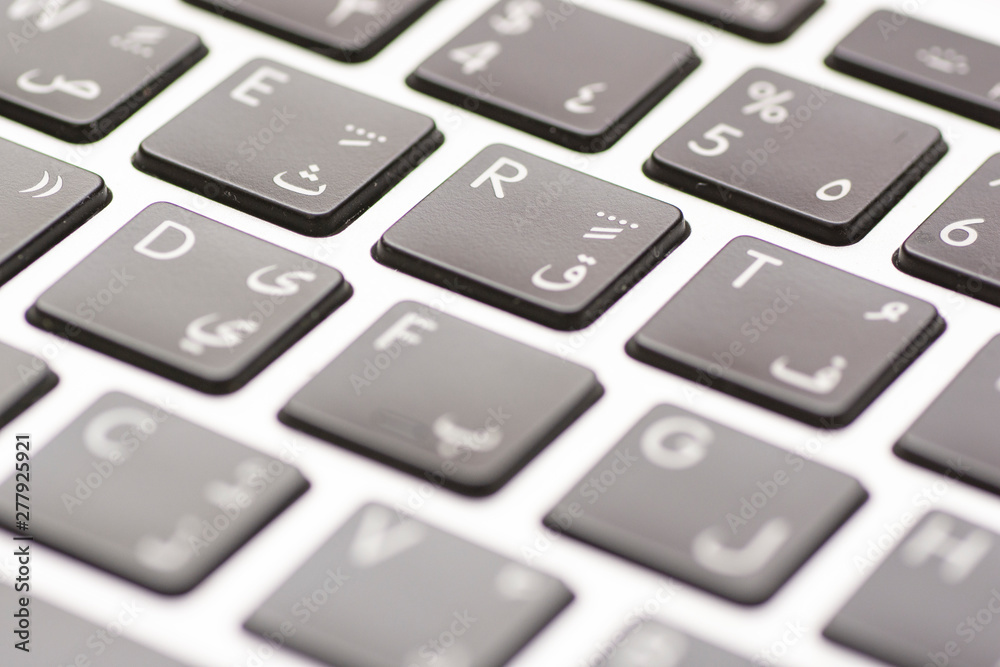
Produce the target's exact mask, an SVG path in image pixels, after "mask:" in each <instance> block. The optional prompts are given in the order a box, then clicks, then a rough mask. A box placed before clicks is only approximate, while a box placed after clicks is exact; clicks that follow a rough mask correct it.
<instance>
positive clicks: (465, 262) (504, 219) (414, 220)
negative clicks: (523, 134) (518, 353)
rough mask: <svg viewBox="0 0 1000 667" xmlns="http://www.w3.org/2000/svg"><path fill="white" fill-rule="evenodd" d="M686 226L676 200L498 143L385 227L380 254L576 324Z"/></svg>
mask: <svg viewBox="0 0 1000 667" xmlns="http://www.w3.org/2000/svg"><path fill="white" fill-rule="evenodd" d="M688 234H689V228H688V224H687V222H686V221H685V220H684V217H683V214H682V213H681V212H680V211H679V210H678V209H677V208H675V207H673V206H671V205H670V204H665V203H663V202H659V201H656V200H655V199H652V198H650V197H646V196H643V195H640V194H638V193H636V192H633V191H631V190H626V189H625V188H622V187H618V186H616V185H612V184H611V183H608V182H606V181H602V180H599V179H596V178H593V177H591V176H587V175H585V174H582V173H580V172H578V171H575V170H573V169H569V168H567V167H563V166H562V165H558V164H555V163H553V162H549V161H548V160H543V159H541V158H538V157H535V156H534V155H531V154H529V153H525V152H524V151H521V150H518V149H516V148H512V147H510V146H490V147H489V148H487V149H485V150H484V151H483V152H481V153H480V154H479V155H477V156H476V157H475V158H473V159H472V160H471V161H470V162H469V163H468V164H467V165H465V166H464V167H462V168H461V169H460V170H459V171H458V172H457V173H455V174H454V175H453V176H452V177H451V178H449V179H448V180H447V181H445V183H444V184H443V185H441V186H440V187H438V189H437V190H435V191H434V192H432V193H431V194H430V195H428V196H427V198H425V199H424V200H423V201H422V202H420V204H418V205H417V206H416V208H414V209H413V210H411V211H410V212H409V213H407V214H406V215H405V216H403V219H402V220H400V221H399V222H397V223H396V224H395V225H393V226H392V227H391V228H389V231H387V232H386V233H385V234H384V235H383V236H382V239H381V240H380V241H379V243H378V245H376V246H375V249H374V254H375V256H376V258H378V259H379V261H382V262H384V263H385V264H388V265H389V266H393V267H398V268H401V269H403V270H404V271H407V272H409V273H412V274H414V275H416V276H418V277H420V278H423V279H425V280H429V281H430V282H433V283H436V284H438V285H443V286H445V287H448V288H450V289H453V290H455V291H458V292H460V293H463V294H468V295H469V296H473V297H475V298H478V299H481V300H483V301H485V302H487V303H490V304H493V305H496V306H499V307H500V308H503V309H504V310H509V311H511V312H513V313H517V314H518V315H522V316H524V317H527V318H530V319H533V320H536V321H538V322H541V323H543V324H546V325H548V326H551V327H554V328H557V329H574V328H580V327H583V326H586V325H587V324H589V323H590V322H592V321H593V320H594V319H595V318H596V317H597V316H598V315H600V314H601V313H602V312H603V311H604V310H605V309H606V308H607V307H608V306H609V305H610V304H611V303H612V302H613V301H614V300H616V299H618V298H619V297H621V295H622V294H623V293H624V292H625V291H626V290H627V289H628V288H629V287H631V286H632V284H634V283H635V282H636V281H638V280H639V279H640V278H642V276H644V275H645V274H646V273H647V272H648V271H650V270H651V269H652V268H653V267H654V266H655V265H656V264H657V263H658V262H660V261H661V260H662V259H663V258H664V256H666V254H667V253H669V252H670V251H671V250H673V249H674V248H675V247H676V246H677V244H678V243H680V242H681V241H682V240H683V239H685V238H687V236H688Z"/></svg>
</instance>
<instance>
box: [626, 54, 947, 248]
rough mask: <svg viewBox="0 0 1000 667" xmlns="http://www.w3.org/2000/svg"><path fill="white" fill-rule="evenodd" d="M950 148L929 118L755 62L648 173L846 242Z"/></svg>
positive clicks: (657, 155)
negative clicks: (844, 93)
mask: <svg viewBox="0 0 1000 667" xmlns="http://www.w3.org/2000/svg"><path fill="white" fill-rule="evenodd" d="M947 148H948V147H947V145H945V143H944V141H943V140H942V138H941V133H940V132H938V130H937V129H935V128H933V127H931V126H930V125H925V124H924V123H920V122H917V121H915V120H911V119H909V118H904V117H903V116H899V115H897V114H894V113H891V112H889V111H885V110H883V109H879V108H876V107H873V106H869V105H867V104H864V103H863V102H858V101H857V100H854V99H851V98H849V97H844V96H842V95H837V94H836V93H832V92H830V91H828V90H824V89H822V88H819V87H817V86H811V85H809V84H807V83H805V82H802V81H798V80H796V79H792V78H790V77H787V76H784V75H783V74H778V73H777V72H772V71H770V70H765V69H752V70H750V71H749V72H747V73H746V74H744V75H743V76H742V77H740V79H739V80H738V81H736V83H734V84H733V85H732V86H730V87H729V88H728V89H727V90H726V91H725V92H724V93H722V95H720V96H719V97H718V98H716V99H715V101H713V102H711V103H710V104H709V105H708V106H707V107H705V108H704V109H702V110H701V112H699V113H698V115H696V116H695V117H694V118H693V119H692V120H690V121H689V122H688V123H687V124H686V125H685V126H684V127H682V128H681V129H680V130H678V131H677V132H676V133H674V134H673V135H672V136H671V137H670V138H668V139H667V140H666V141H665V142H663V144H661V145H660V147H659V148H657V149H656V151H655V152H654V153H653V156H652V157H651V158H650V159H649V160H648V161H647V162H646V165H645V172H646V174H647V175H648V176H649V177H650V178H654V179H656V180H658V181H662V182H664V183H666V184H668V185H671V186H673V187H675V188H678V189H680V190H684V191H685V192H689V193H691V194H694V195H697V196H699V197H701V198H703V199H707V200H708V201H711V202H714V203H716V204H721V205H722V206H726V207H727V208H730V209H732V210H734V211H737V212H739V213H743V214H745V215H749V216H751V217H755V218H758V219H759V220H762V221H764V222H767V223H769V224H772V225H776V226H778V227H781V228H783V229H787V230H789V231H792V232H795V233H797V234H801V235H802V236H805V237H807V238H810V239H813V240H814V241H819V242H821V243H828V244H831V245H848V244H851V243H856V242H858V241H859V240H861V238H862V237H864V235H865V234H867V233H868V232H869V231H870V230H871V228H872V227H873V226H874V225H875V223H877V222H878V221H879V220H880V219H881V218H882V217H883V216H884V215H885V214H886V213H887V212H888V211H889V210H890V209H891V208H892V207H893V206H895V204H896V202H898V201H899V200H900V199H901V198H902V197H903V195H904V194H906V192H907V191H909V189H910V188H911V187H913V185H914V184H916V183H917V181H919V180H920V179H921V178H922V177H923V176H924V174H926V173H927V172H928V171H929V170H930V168H931V167H933V166H934V164H935V163H936V162H937V161H938V160H939V159H940V158H941V156H942V155H944V153H945V152H946V151H947Z"/></svg>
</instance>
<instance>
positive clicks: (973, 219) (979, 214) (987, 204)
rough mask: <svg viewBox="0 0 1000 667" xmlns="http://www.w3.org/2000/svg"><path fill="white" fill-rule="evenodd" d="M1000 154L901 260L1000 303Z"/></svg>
mask: <svg viewBox="0 0 1000 667" xmlns="http://www.w3.org/2000/svg"><path fill="white" fill-rule="evenodd" d="M998 204H1000V155H994V156H993V157H991V158H990V159H989V160H987V161H986V164H984V165H983V166H982V167H980V168H979V170H978V171H977V172H976V173H975V174H973V175H972V176H971V177H970V178H969V180H967V181H966V182H965V183H963V184H962V186H961V187H959V188H958V190H956V191H955V192H954V193H952V195H951V196H950V197H949V198H948V200H947V201H945V202H944V203H943V204H942V205H941V206H940V208H938V210H936V211H934V213H932V214H931V216H930V217H929V218H927V220H925V221H924V223H923V224H922V225H920V226H919V227H917V229H916V231H915V232H913V234H911V235H910V238H908V239H906V242H905V243H903V247H902V248H900V249H899V252H898V253H897V255H896V257H895V260H896V265H897V266H898V267H899V268H900V269H902V270H903V271H905V272H906V273H909V274H912V275H914V276H917V277H918V278H923V279H924V280H927V281H930V282H932V283H936V284H938V285H941V286H942V287H947V288H948V289H953V290H955V291H957V292H962V293H964V294H968V295H969V296H973V297H975V298H977V299H981V300H983V301H986V302H987V303H992V304H993V305H996V306H1000V234H998V233H997V223H998V222H1000V220H998V219H997V218H996V217H995V216H994V215H993V212H994V211H996V209H997V205H998Z"/></svg>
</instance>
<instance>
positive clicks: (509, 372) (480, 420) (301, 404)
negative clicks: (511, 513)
mask: <svg viewBox="0 0 1000 667" xmlns="http://www.w3.org/2000/svg"><path fill="white" fill-rule="evenodd" d="M602 393H603V388H602V387H601V385H600V383H599V382H598V381H597V378H596V377H595V375H594V373H593V372H592V371H590V370H587V369H586V368H583V367H582V366H578V365H576V364H572V363H568V362H566V361H564V360H562V359H560V358H558V357H556V356H553V355H551V354H548V353H546V352H542V351H540V350H536V349H535V348H532V347H529V346H527V345H524V344H523V343H518V342H516V341H513V340H511V339H509V338H506V337H504V336H501V335H500V334H497V333H494V332H492V331H488V330H486V329H482V328H480V327H478V326H475V325H473V324H469V323H468V322H465V321H463V320H459V319H457V318H455V317H452V316H450V315H445V314H444V313H440V312H438V311H435V310H433V309H431V308H429V307H427V306H423V305H421V304H419V303H415V302H404V303H400V304H398V305H396V306H394V307H393V308H391V309H390V310H389V312H387V313H386V314H385V315H383V316H382V317H381V318H379V320H378V321H377V322H375V324H373V325H372V326H371V328H369V329H368V330H367V331H366V332H365V333H363V334H362V335H361V336H360V337H359V338H358V339H357V340H356V341H354V342H353V343H352V344H351V345H350V346H349V347H348V348H347V349H346V350H345V351H344V352H342V353H341V354H340V355H339V356H338V357H337V358H336V359H334V360H333V361H332V362H330V364H329V365H328V366H327V367H326V368H324V369H323V370H322V371H320V373H319V374H318V375H317V376H316V377H315V378H313V379H312V380H311V381H310V382H309V384H307V385H306V386H305V387H303V388H302V389H301V390H300V391H299V392H298V393H297V394H295V396H293V397H292V399H291V401H289V402H288V404H287V405H286V406H285V407H284V408H283V409H282V411H281V420H282V421H284V422H285V423H286V424H290V425H291V426H294V427H295V428H298V429H301V430H303V431H306V432H307V433H311V434H313V435H316V436H318V437H321V438H323V439H326V440H329V441H331V442H334V443H336V444H338V445H342V446H345V447H348V448H350V449H354V450H358V451H361V452H363V453H365V454H367V455H369V456H372V457H374V458H376V459H378V460H380V461H384V462H387V463H389V464H391V465H394V466H397V467H399V468H402V469H404V470H407V471H409V472H413V473H415V474H417V475H420V476H421V477H425V478H427V479H430V480H432V481H433V482H434V483H435V484H440V485H444V486H449V487H452V488H455V489H457V490H459V491H461V492H463V493H469V494H473V495H483V494H486V493H492V492H493V491H495V490H497V489H498V488H499V487H500V486H501V485H502V484H503V483H504V482H506V481H507V480H508V479H509V478H510V477H511V476H512V475H513V474H514V473H515V472H516V471H517V470H519V469H520V468H521V467H522V466H523V465H524V464H525V463H526V462H527V461H528V460H529V459H531V457H532V456H534V455H535V454H536V453H537V452H538V451H539V450H540V449H541V448H542V447H544V446H545V445H547V444H548V443H549V442H550V441H551V440H552V439H553V438H555V437H556V436H557V435H558V434H559V433H561V432H562V431H563V430H564V429H565V428H566V427H567V426H569V424H570V423H572V422H573V420H575V419H576V418H577V417H578V416H579V415H580V414H581V413H582V412H583V411H585V410H586V409H587V408H588V407H590V405H591V404H592V403H593V402H594V401H596V400H597V399H598V398H599V397H600V396H601V394H602Z"/></svg>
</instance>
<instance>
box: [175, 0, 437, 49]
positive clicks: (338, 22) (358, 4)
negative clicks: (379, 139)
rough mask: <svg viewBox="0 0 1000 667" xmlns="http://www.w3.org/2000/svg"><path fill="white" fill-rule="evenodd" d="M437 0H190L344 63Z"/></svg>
mask: <svg viewBox="0 0 1000 667" xmlns="http://www.w3.org/2000/svg"><path fill="white" fill-rule="evenodd" d="M437 1H438V0H306V1H305V2H303V1H302V0H299V1H298V2H293V3H289V2H287V1H286V0H240V2H233V0H186V2H190V3H191V4H192V5H197V6H198V7H204V8H205V9H210V10H212V11H213V12H216V13H218V14H221V15H222V16H226V17H228V18H231V19H233V20H235V21H239V22H241V23H245V24H247V25H249V26H253V27H254V28H257V29H259V30H263V31H265V32H269V33H271V34H272V35H276V36H278V37H281V38H282V39H287V40H288V41H290V42H294V43H296V44H301V45H302V46H305V47H308V48H310V49H312V50H313V51H317V52H319V53H322V54H323V55H325V56H329V57H330V58H336V59H337V60H343V61H346V62H358V61H361V60H367V59H369V58H371V57H372V56H374V55H375V54H376V53H378V52H379V51H381V50H382V48H383V47H384V46H385V45H386V44H388V43H389V42H391V41H392V40H393V39H394V38H395V37H396V36H397V35H399V33H401V32H403V30H405V29H406V28H407V27H409V26H410V25H411V24H412V23H413V22H414V21H416V20H417V19H418V18H420V17H421V16H423V14H424V12H426V11H427V10H428V9H430V8H431V7H432V6H433V5H434V3H435V2H437Z"/></svg>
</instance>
